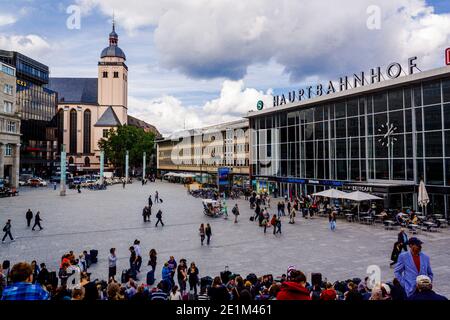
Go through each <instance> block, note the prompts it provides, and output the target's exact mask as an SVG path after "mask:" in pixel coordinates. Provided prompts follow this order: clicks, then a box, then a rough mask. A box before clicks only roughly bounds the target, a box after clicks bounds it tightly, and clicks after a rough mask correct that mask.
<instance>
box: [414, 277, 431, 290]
mask: <svg viewBox="0 0 450 320" xmlns="http://www.w3.org/2000/svg"><path fill="white" fill-rule="evenodd" d="M416 284H417V286H418V287H419V288H428V287H430V286H431V279H430V277H428V276H425V275H420V276H417V278H416Z"/></svg>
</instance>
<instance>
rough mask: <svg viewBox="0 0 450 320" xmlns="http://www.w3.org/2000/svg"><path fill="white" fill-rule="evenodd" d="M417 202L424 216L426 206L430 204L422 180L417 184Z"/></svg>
mask: <svg viewBox="0 0 450 320" xmlns="http://www.w3.org/2000/svg"><path fill="white" fill-rule="evenodd" d="M417 201H418V202H419V206H420V207H421V208H423V209H424V210H425V212H424V214H425V216H426V213H427V205H428V203H429V202H430V198H429V197H428V192H427V189H426V188H425V183H424V182H423V180H421V181H420V184H419V196H418V198H417Z"/></svg>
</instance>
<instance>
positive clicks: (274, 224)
mask: <svg viewBox="0 0 450 320" xmlns="http://www.w3.org/2000/svg"><path fill="white" fill-rule="evenodd" d="M277 220H278V219H277V216H276V215H275V214H274V215H273V216H272V219H271V220H270V225H271V226H272V227H273V234H275V232H276V231H277Z"/></svg>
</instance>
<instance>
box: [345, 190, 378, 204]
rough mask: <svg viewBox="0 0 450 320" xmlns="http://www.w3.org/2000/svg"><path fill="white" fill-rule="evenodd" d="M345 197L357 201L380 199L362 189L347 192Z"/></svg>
mask: <svg viewBox="0 0 450 320" xmlns="http://www.w3.org/2000/svg"><path fill="white" fill-rule="evenodd" d="M345 199H349V200H353V201H357V202H361V201H371V200H382V198H380V197H377V196H374V195H372V194H370V193H365V192H362V191H355V192H352V193H347V194H346V198H345Z"/></svg>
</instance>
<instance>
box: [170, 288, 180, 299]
mask: <svg viewBox="0 0 450 320" xmlns="http://www.w3.org/2000/svg"><path fill="white" fill-rule="evenodd" d="M169 300H183V298H182V297H181V293H180V290H178V286H177V285H175V286H173V288H172V291H171V292H170V296H169Z"/></svg>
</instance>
